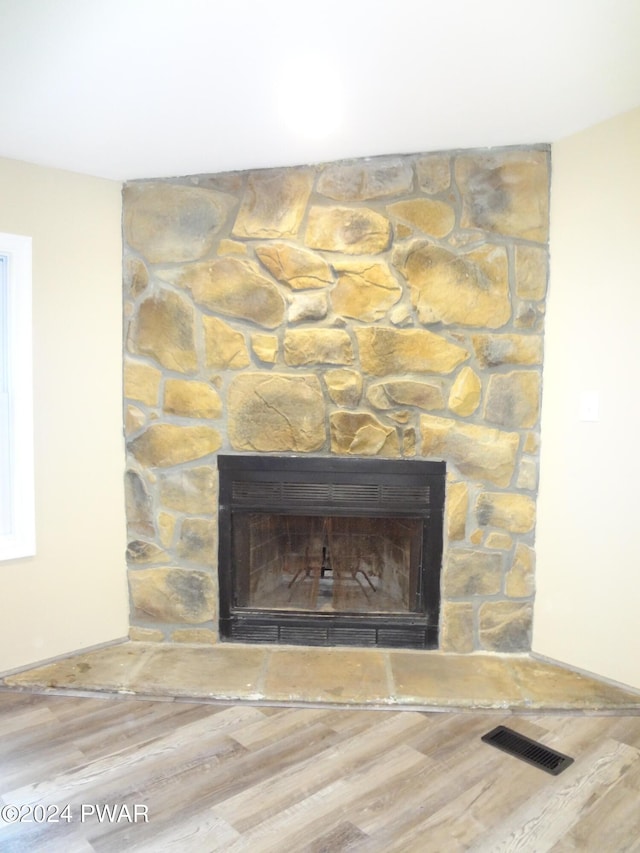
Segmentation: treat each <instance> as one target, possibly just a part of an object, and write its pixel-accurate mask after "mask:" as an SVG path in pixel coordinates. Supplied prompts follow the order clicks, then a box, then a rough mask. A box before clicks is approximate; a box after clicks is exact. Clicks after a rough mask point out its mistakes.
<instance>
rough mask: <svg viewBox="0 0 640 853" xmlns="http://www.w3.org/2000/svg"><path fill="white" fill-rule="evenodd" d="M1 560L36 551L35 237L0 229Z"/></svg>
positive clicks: (23, 555) (17, 557)
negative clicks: (32, 325)
mask: <svg viewBox="0 0 640 853" xmlns="http://www.w3.org/2000/svg"><path fill="white" fill-rule="evenodd" d="M0 256H1V257H2V259H3V262H2V265H3V267H4V271H3V275H2V280H1V281H0V347H2V352H1V353H0V372H1V375H0V419H1V420H0V442H1V444H2V446H1V447H0V560H15V559H19V558H21V557H29V556H33V555H34V554H35V553H36V537H35V501H34V479H33V387H32V386H33V357H32V328H31V237H24V236H18V235H16V234H2V233H0Z"/></svg>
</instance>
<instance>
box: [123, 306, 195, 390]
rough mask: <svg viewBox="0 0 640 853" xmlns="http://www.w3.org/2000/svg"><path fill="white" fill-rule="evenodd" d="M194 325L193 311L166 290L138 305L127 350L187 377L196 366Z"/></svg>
mask: <svg viewBox="0 0 640 853" xmlns="http://www.w3.org/2000/svg"><path fill="white" fill-rule="evenodd" d="M193 323H194V312H193V308H192V307H191V306H190V305H189V303H188V302H187V301H186V300H185V299H183V298H182V297H181V296H179V295H178V294H177V293H173V292H172V291H169V290H161V291H158V292H157V293H155V294H154V295H153V296H150V297H149V298H148V299H145V300H144V301H143V302H142V303H141V304H140V307H139V309H138V316H137V320H136V323H135V325H134V326H132V327H131V331H130V335H129V349H130V350H131V352H134V353H137V354H138V355H148V356H150V357H151V358H153V359H155V360H156V361H157V362H158V363H159V364H161V365H163V367H167V368H168V369H169V370H177V371H178V372H179V373H189V372H191V371H193V370H195V369H196V367H197V366H198V356H197V354H196V348H195V341H194V336H193ZM134 329H135V331H134Z"/></svg>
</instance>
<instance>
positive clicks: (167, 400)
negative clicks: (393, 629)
mask: <svg viewBox="0 0 640 853" xmlns="http://www.w3.org/2000/svg"><path fill="white" fill-rule="evenodd" d="M548 199H549V151H548V149H547V148H546V147H528V148H516V149H513V148H509V149H500V150H495V149H492V150H489V151H485V150H482V151H457V152H445V153H437V154H419V155H410V156H409V155H408V156H401V157H382V158H373V159H362V160H353V161H349V162H340V163H329V164H322V165H317V166H301V167H294V168H287V169H274V170H262V171H255V172H242V173H229V174H221V175H208V176H195V177H190V178H179V179H169V180H158V181H134V182H131V183H129V184H127V185H126V186H125V189H124V212H123V231H124V241H125V248H124V320H125V356H124V389H125V406H124V416H125V433H126V438H127V459H128V468H127V473H126V487H127V489H126V491H127V520H128V532H129V547H128V564H129V583H130V591H131V638H132V639H136V640H147V641H158V642H173V643H180V642H183V643H184V642H186V643H215V642H217V640H218V633H217V608H218V590H217V567H216V552H217V537H218V531H217V482H216V465H215V459H216V454H217V453H218V451H224V452H240V453H243V452H250V453H278V454H313V455H315V456H333V455H339V456H352V457H363V458H375V457H379V458H385V459H394V458H398V459H400V458H404V459H412V458H416V459H432V460H444V461H446V463H447V471H448V482H447V496H446V521H445V531H444V540H445V541H444V554H443V567H442V606H441V624H440V648H441V650H443V651H447V652H471V651H476V650H487V651H498V652H523V651H528V650H529V649H530V637H531V619H532V601H533V594H534V550H533V544H534V533H535V499H536V494H537V470H538V449H539V414H540V395H541V371H542V342H543V337H542V335H543V322H544V307H545V298H546V282H547V261H548V258H547V253H548V250H547V240H548Z"/></svg>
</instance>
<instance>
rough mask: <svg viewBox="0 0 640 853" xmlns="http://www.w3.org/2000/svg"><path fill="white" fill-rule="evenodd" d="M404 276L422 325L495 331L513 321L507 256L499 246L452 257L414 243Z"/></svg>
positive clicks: (408, 253) (443, 250)
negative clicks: (510, 320)
mask: <svg viewBox="0 0 640 853" xmlns="http://www.w3.org/2000/svg"><path fill="white" fill-rule="evenodd" d="M401 271H402V273H403V275H404V276H405V278H406V279H407V281H408V282H409V286H410V287H411V301H412V303H413V306H414V307H415V309H416V311H417V313H418V318H419V320H420V322H421V323H424V324H428V323H438V322H441V323H445V324H447V325H450V324H452V323H454V324H458V325H462V326H486V327H488V328H490V329H497V328H500V327H501V326H504V325H505V323H507V322H508V321H509V318H510V317H511V302H510V298H509V275H508V267H507V255H506V252H505V249H504V248H503V247H502V246H483V247H481V248H478V249H475V250H473V251H470V252H467V253H466V254H454V253H452V252H449V251H448V250H447V249H443V248H440V247H439V246H433V245H431V244H430V243H422V242H418V243H415V244H414V245H413V246H412V247H411V248H410V249H409V251H408V252H407V255H406V259H405V262H404V266H403V268H402V270H401Z"/></svg>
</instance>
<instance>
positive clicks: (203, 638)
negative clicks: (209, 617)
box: [171, 628, 218, 646]
mask: <svg viewBox="0 0 640 853" xmlns="http://www.w3.org/2000/svg"><path fill="white" fill-rule="evenodd" d="M217 640H218V635H217V633H216V632H215V631H212V630H211V629H210V628H179V629H178V630H177V631H172V632H171V642H172V643H189V644H191V645H196V646H213V645H215V643H216V642H217Z"/></svg>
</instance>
